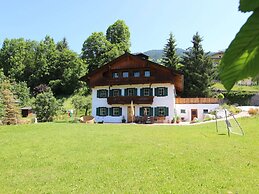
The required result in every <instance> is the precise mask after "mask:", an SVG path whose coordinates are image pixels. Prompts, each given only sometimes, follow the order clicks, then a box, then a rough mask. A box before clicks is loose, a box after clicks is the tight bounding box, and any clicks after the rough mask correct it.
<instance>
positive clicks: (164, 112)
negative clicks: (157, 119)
mask: <svg viewBox="0 0 259 194" xmlns="http://www.w3.org/2000/svg"><path fill="white" fill-rule="evenodd" d="M155 115H156V116H168V107H162V106H161V107H156V108H155Z"/></svg>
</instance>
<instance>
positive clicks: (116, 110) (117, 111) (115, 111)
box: [112, 107, 120, 116]
mask: <svg viewBox="0 0 259 194" xmlns="http://www.w3.org/2000/svg"><path fill="white" fill-rule="evenodd" d="M112 116H120V108H119V107H113V108H112Z"/></svg>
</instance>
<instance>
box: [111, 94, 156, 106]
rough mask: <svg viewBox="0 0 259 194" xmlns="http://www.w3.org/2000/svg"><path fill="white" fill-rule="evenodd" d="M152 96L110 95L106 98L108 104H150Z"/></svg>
mask: <svg viewBox="0 0 259 194" xmlns="http://www.w3.org/2000/svg"><path fill="white" fill-rule="evenodd" d="M153 99H154V96H111V97H108V98H107V102H108V104H110V105H112V104H131V101H133V104H152V103H153Z"/></svg>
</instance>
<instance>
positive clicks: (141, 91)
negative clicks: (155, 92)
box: [140, 88, 144, 96]
mask: <svg viewBox="0 0 259 194" xmlns="http://www.w3.org/2000/svg"><path fill="white" fill-rule="evenodd" d="M140 96H144V88H141V89H140Z"/></svg>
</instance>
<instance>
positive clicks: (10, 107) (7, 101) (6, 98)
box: [1, 81, 19, 125]
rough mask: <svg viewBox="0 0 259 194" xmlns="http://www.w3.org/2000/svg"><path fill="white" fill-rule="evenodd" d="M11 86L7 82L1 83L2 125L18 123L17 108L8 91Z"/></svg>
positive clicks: (12, 96) (11, 94)
mask: <svg viewBox="0 0 259 194" xmlns="http://www.w3.org/2000/svg"><path fill="white" fill-rule="evenodd" d="M10 88H11V84H10V82H9V81H4V82H2V83H1V99H2V103H3V110H4V112H3V124H6V125H16V124H17V121H18V115H19V112H18V107H17V105H16V100H15V98H14V95H13V93H12V92H11V90H10Z"/></svg>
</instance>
